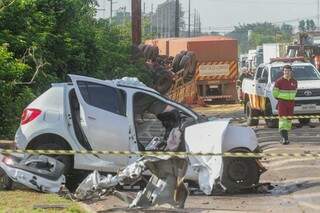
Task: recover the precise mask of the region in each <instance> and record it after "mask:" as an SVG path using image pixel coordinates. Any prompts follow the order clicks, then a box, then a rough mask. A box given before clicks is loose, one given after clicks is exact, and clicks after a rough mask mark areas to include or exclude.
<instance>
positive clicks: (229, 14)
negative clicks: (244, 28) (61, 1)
mask: <svg viewBox="0 0 320 213" xmlns="http://www.w3.org/2000/svg"><path fill="white" fill-rule="evenodd" d="M113 1H114V2H115V3H114V6H113V8H114V9H113V11H114V10H117V9H118V8H119V7H123V6H126V8H127V11H130V8H131V0H113ZM141 1H142V5H143V3H145V10H146V12H150V11H151V7H152V5H153V10H154V11H155V9H156V6H157V4H160V3H163V2H165V1H166V0H141ZM190 1H191V13H193V11H194V9H196V10H198V12H199V13H200V17H201V23H202V31H207V32H208V31H218V32H222V33H223V32H228V31H232V29H233V26H237V25H239V24H248V23H255V22H265V21H267V22H272V23H275V24H279V25H281V24H282V23H284V22H285V23H287V24H292V25H294V26H297V25H298V22H299V20H302V19H314V21H315V23H316V25H317V24H318V18H317V13H318V2H319V0H190ZM98 2H99V3H100V5H101V6H100V8H106V10H105V11H102V10H99V11H98V12H99V16H101V15H104V16H105V17H109V15H110V12H109V11H110V2H109V0H98ZM180 2H181V3H182V8H183V10H184V11H186V13H185V21H186V23H187V22H188V17H187V10H188V0H180ZM142 8H143V6H142ZM191 17H192V14H191Z"/></svg>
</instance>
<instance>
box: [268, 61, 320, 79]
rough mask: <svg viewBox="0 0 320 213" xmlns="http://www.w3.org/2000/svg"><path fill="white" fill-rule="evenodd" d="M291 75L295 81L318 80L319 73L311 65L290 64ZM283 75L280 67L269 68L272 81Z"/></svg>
mask: <svg viewBox="0 0 320 213" xmlns="http://www.w3.org/2000/svg"><path fill="white" fill-rule="evenodd" d="M292 69H293V76H294V78H295V79H296V80H297V81H303V80H320V75H319V73H318V71H317V70H316V69H314V68H313V67H312V66H308V65H306V66H292ZM282 75H283V72H282V67H272V68H271V80H272V82H274V81H275V80H277V79H278V78H280V77H281V76H282Z"/></svg>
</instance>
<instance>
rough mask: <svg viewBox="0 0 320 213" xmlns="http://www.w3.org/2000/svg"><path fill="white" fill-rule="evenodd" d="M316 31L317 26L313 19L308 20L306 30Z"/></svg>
mask: <svg viewBox="0 0 320 213" xmlns="http://www.w3.org/2000/svg"><path fill="white" fill-rule="evenodd" d="M315 29H316V25H315V23H314V21H313V20H312V19H307V20H306V30H307V31H313V30H315Z"/></svg>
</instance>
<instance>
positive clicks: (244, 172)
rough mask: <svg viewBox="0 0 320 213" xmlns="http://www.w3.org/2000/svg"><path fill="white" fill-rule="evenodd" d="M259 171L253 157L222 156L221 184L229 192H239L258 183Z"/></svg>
mask: <svg viewBox="0 0 320 213" xmlns="http://www.w3.org/2000/svg"><path fill="white" fill-rule="evenodd" d="M259 178H260V173H259V169H258V166H257V162H256V160H255V159H254V158H241V157H240V158H237V157H226V158H223V172H222V177H221V184H222V185H223V186H224V187H226V189H227V190H226V191H227V192H229V193H236V192H240V191H241V190H243V189H248V188H251V187H252V186H254V185H256V184H258V183H259Z"/></svg>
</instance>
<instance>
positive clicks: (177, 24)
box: [174, 0, 180, 37]
mask: <svg viewBox="0 0 320 213" xmlns="http://www.w3.org/2000/svg"><path fill="white" fill-rule="evenodd" d="M179 22H180V4H179V0H176V12H175V31H174V36H175V37H179V29H180V27H179Z"/></svg>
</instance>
